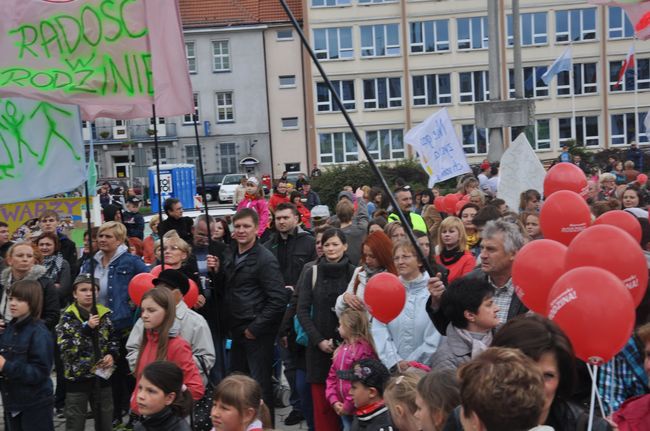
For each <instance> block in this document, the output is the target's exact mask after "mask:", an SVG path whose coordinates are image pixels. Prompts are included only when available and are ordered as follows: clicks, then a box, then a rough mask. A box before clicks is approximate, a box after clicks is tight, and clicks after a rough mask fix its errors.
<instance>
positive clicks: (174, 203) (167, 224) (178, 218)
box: [158, 198, 194, 244]
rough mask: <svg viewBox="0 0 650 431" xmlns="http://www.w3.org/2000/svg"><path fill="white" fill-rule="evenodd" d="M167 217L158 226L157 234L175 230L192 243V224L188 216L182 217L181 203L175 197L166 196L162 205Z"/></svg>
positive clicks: (161, 234) (160, 234)
mask: <svg viewBox="0 0 650 431" xmlns="http://www.w3.org/2000/svg"><path fill="white" fill-rule="evenodd" d="M163 209H164V210H165V214H167V218H166V219H165V220H163V221H162V222H161V223H160V225H159V226H158V235H159V236H161V237H162V236H163V235H165V234H166V233H167V232H169V231H170V230H175V231H176V233H178V236H180V237H181V238H183V240H184V241H185V242H187V243H188V244H192V243H193V242H194V241H193V240H192V225H193V224H194V222H193V221H192V219H191V218H190V217H183V204H181V201H179V200H178V199H176V198H168V199H166V200H165V204H164V205H163Z"/></svg>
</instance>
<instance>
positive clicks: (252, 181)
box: [246, 177, 260, 186]
mask: <svg viewBox="0 0 650 431" xmlns="http://www.w3.org/2000/svg"><path fill="white" fill-rule="evenodd" d="M246 183H247V184H248V183H250V184H255V185H256V186H259V185H260V182H259V180H258V179H257V178H255V177H248V179H247V180H246Z"/></svg>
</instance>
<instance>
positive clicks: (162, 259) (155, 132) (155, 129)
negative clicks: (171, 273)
mask: <svg viewBox="0 0 650 431" xmlns="http://www.w3.org/2000/svg"><path fill="white" fill-rule="evenodd" d="M151 113H152V114H153V144H154V149H155V151H156V185H157V186H158V219H159V222H158V223H162V222H163V214H162V213H163V211H162V205H163V202H162V182H161V180H160V145H159V143H158V117H156V102H154V103H152V104H151ZM159 236H160V265H161V267H162V269H165V249H164V245H163V235H159Z"/></svg>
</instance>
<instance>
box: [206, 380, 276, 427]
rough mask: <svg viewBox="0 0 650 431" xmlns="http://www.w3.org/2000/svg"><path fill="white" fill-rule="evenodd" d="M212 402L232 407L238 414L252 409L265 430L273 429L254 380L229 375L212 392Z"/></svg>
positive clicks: (258, 387)
mask: <svg viewBox="0 0 650 431" xmlns="http://www.w3.org/2000/svg"><path fill="white" fill-rule="evenodd" d="M213 399H214V401H215V402H217V401H220V402H221V403H223V404H225V405H228V406H232V407H234V408H235V409H237V411H238V412H239V414H240V415H241V414H243V413H244V411H245V410H246V409H249V408H251V409H253V410H254V411H255V414H256V416H257V419H259V420H260V421H261V422H262V428H264V429H265V430H270V429H273V422H272V421H271V412H270V411H269V408H268V406H267V405H266V404H264V401H263V400H262V388H261V386H260V385H259V383H257V382H256V381H255V380H253V379H251V378H250V377H248V376H245V375H243V374H231V375H229V376H228V377H226V378H225V379H223V380H222V381H221V382H220V383H219V384H218V385H217V387H216V389H215V390H214V397H213Z"/></svg>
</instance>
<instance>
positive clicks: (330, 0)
mask: <svg viewBox="0 0 650 431" xmlns="http://www.w3.org/2000/svg"><path fill="white" fill-rule="evenodd" d="M350 3H351V0H311V7H328V6H348V5H350Z"/></svg>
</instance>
